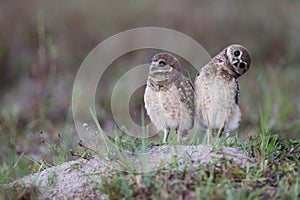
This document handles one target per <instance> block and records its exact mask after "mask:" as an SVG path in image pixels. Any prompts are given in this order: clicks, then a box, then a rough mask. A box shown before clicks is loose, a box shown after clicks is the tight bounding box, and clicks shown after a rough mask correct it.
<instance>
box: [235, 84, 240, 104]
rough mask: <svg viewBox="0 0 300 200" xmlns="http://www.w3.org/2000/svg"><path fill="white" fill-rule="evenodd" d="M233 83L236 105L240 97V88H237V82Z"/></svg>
mask: <svg viewBox="0 0 300 200" xmlns="http://www.w3.org/2000/svg"><path fill="white" fill-rule="evenodd" d="M235 83H236V93H235V103H236V104H238V103H239V96H240V86H239V82H238V81H237V80H235Z"/></svg>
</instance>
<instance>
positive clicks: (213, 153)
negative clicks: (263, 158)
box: [7, 145, 256, 199]
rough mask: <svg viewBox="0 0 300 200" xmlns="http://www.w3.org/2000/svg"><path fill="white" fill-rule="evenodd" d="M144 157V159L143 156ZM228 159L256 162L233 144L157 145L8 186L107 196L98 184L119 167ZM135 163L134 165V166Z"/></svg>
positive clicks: (54, 194)
mask: <svg viewBox="0 0 300 200" xmlns="http://www.w3.org/2000/svg"><path fill="white" fill-rule="evenodd" d="M143 158H145V159H146V160H145V159H143ZM224 158H225V159H229V160H232V161H233V162H235V163H237V164H239V165H240V166H241V167H243V166H245V165H248V164H251V165H256V161H255V159H254V158H253V157H251V156H249V155H248V154H247V152H244V151H243V150H241V149H238V148H233V147H222V148H220V149H218V150H215V149H213V147H212V146H203V145H199V146H177V147H176V148H175V147H171V146H164V147H159V146H154V147H151V148H150V149H149V151H148V152H147V153H146V154H144V155H142V156H141V155H139V154H128V155H127V156H126V159H125V161H126V162H128V163H130V164H131V165H129V164H126V163H125V162H124V158H123V160H122V159H119V158H118V157H116V158H115V159H113V160H112V161H109V160H108V161H106V159H105V158H99V157H94V158H91V159H89V160H86V159H78V160H75V161H70V162H66V163H63V164H61V165H58V166H55V167H52V168H49V169H46V170H44V171H42V172H39V173H36V174H33V175H30V176H27V177H24V178H23V179H21V180H18V181H15V182H13V183H10V184H8V185H7V188H18V185H23V186H24V185H28V186H35V187H36V188H38V191H39V192H38V196H39V198H40V199H62V198H67V199H107V198H108V197H107V196H106V195H104V194H101V191H100V189H99V188H101V185H102V180H103V179H102V178H103V177H112V176H113V174H114V173H115V172H117V171H118V170H123V171H127V170H131V169H134V171H133V172H135V173H140V172H148V171H153V170H159V169H162V168H164V169H168V168H171V167H172V166H174V164H175V165H176V168H177V169H179V170H180V169H183V168H190V169H197V168H199V167H201V166H206V165H207V164H209V163H214V162H217V161H219V160H221V159H224ZM132 166H134V168H131V167H132Z"/></svg>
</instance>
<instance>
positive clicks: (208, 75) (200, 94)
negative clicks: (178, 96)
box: [195, 67, 213, 127]
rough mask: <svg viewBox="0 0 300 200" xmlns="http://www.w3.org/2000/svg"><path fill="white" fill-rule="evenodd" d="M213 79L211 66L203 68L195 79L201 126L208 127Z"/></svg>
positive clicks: (196, 103)
mask: <svg viewBox="0 0 300 200" xmlns="http://www.w3.org/2000/svg"><path fill="white" fill-rule="evenodd" d="M212 83H213V80H212V72H211V71H210V70H209V68H205V67H204V68H202V69H201V71H200V72H199V74H198V75H197V77H196V79H195V95H196V99H195V112H196V117H197V118H198V119H197V120H198V121H199V123H200V125H201V126H204V127H206V125H205V124H206V123H204V122H205V121H207V116H206V114H205V113H206V111H207V108H209V107H210V103H211V99H212V95H213V94H211V91H212V88H211V84H212Z"/></svg>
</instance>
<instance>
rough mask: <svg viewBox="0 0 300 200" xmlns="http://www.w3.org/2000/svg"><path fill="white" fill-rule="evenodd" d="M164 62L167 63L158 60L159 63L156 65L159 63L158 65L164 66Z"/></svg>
mask: <svg viewBox="0 0 300 200" xmlns="http://www.w3.org/2000/svg"><path fill="white" fill-rule="evenodd" d="M166 64H167V63H166V62H164V61H159V63H158V65H159V66H160V67H164V66H165V65H166Z"/></svg>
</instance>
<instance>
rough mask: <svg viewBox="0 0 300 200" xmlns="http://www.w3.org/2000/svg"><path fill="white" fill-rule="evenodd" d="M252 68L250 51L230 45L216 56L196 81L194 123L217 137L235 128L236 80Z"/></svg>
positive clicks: (236, 120)
mask: <svg viewBox="0 0 300 200" xmlns="http://www.w3.org/2000/svg"><path fill="white" fill-rule="evenodd" d="M250 64H251V58H250V54H249V51H248V50H247V49H246V48H245V47H243V46H241V45H236V44H235V45H230V46H228V47H226V48H225V49H224V50H223V51H221V52H220V53H219V54H218V55H216V56H215V57H214V58H212V60H211V61H210V62H209V63H208V64H206V65H205V66H204V67H203V68H202V69H201V70H200V72H199V74H198V75H197V77H196V79H195V119H196V121H197V122H198V123H199V124H200V125H201V126H203V127H205V128H207V130H208V137H209V135H210V133H211V132H213V133H216V132H217V136H218V137H220V136H221V134H222V133H223V132H231V131H234V130H236V129H237V128H238V126H239V122H240V119H241V112H240V108H239V106H238V96H239V85H238V81H237V79H238V77H240V76H241V75H243V74H244V73H246V72H247V71H248V70H249V68H250Z"/></svg>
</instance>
